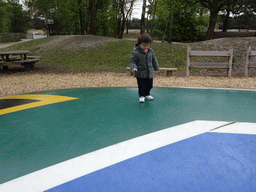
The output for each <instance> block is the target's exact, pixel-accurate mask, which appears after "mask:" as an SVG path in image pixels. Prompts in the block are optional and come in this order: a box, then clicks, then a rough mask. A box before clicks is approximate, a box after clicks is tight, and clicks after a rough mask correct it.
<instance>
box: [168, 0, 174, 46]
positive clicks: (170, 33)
mask: <svg viewBox="0 0 256 192" xmlns="http://www.w3.org/2000/svg"><path fill="white" fill-rule="evenodd" d="M169 16H170V17H169V18H170V29H169V38H168V41H167V42H168V43H172V28H173V0H171V10H170V14H169Z"/></svg>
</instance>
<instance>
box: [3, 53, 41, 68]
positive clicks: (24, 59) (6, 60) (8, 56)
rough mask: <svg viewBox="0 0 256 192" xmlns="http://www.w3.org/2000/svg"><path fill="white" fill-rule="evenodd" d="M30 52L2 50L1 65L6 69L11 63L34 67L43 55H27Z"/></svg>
mask: <svg viewBox="0 0 256 192" xmlns="http://www.w3.org/2000/svg"><path fill="white" fill-rule="evenodd" d="M28 53H29V51H28V50H21V51H8V52H0V56H1V59H0V67H1V66H2V68H3V69H4V70H6V69H8V66H9V65H13V64H20V65H22V66H24V68H25V69H33V68H34V64H35V63H36V62H38V61H39V60H40V59H41V57H38V56H27V54H28ZM17 56H19V58H17Z"/></svg>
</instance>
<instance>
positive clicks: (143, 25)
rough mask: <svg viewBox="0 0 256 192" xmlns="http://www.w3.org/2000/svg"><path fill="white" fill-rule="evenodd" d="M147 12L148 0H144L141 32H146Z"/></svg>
mask: <svg viewBox="0 0 256 192" xmlns="http://www.w3.org/2000/svg"><path fill="white" fill-rule="evenodd" d="M145 12H146V0H143V6H142V14H141V29H140V34H142V33H145Z"/></svg>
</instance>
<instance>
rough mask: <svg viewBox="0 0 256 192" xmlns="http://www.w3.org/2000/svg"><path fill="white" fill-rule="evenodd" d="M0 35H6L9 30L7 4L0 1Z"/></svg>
mask: <svg viewBox="0 0 256 192" xmlns="http://www.w3.org/2000/svg"><path fill="white" fill-rule="evenodd" d="M0 13H1V16H0V33H4V34H6V33H8V32H9V31H10V28H11V25H10V23H11V14H10V12H9V11H8V4H7V3H5V2H4V1H3V0H0Z"/></svg>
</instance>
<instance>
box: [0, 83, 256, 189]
mask: <svg viewBox="0 0 256 192" xmlns="http://www.w3.org/2000/svg"><path fill="white" fill-rule="evenodd" d="M151 95H152V96H153V97H154V100H153V101H146V102H145V103H139V102H138V89H137V88H134V87H128V88H127V87H123V88H79V89H65V90H54V91H41V92H34V93H28V94H23V95H14V96H10V97H2V98H0V115H1V116H0V131H1V132H0V133H1V134H0V146H1V148H0V149H1V158H0V165H1V169H0V191H1V192H4V191H8V192H10V191H18V192H21V191H26V192H29V191H49V192H52V191H61V192H62V191H254V190H256V166H255V164H256V155H255V154H256V92H255V91H250V90H232V89H203V88H202V89H200V88H170V87H156V88H153V89H152V91H151Z"/></svg>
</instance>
